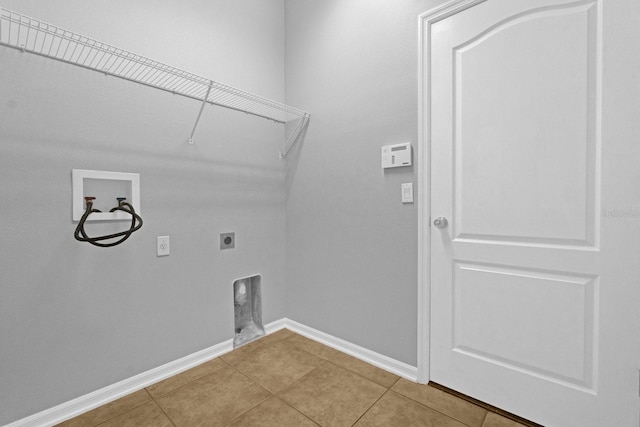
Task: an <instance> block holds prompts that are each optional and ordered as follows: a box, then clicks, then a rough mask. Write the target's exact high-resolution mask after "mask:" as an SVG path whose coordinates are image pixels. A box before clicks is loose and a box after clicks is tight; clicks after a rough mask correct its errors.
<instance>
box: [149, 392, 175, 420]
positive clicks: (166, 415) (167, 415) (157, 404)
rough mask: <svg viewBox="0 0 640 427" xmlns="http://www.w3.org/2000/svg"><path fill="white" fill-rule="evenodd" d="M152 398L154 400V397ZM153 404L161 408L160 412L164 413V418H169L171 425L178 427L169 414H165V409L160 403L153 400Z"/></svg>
mask: <svg viewBox="0 0 640 427" xmlns="http://www.w3.org/2000/svg"><path fill="white" fill-rule="evenodd" d="M149 394H151V393H149ZM151 397H152V398H153V396H151ZM152 402H153V403H155V404H156V406H157V407H158V408H160V410H161V411H162V413H163V414H164V416H165V417H167V419H168V420H169V422H170V423H171V425H173V427H178V426H177V425H176V423H175V422H174V421H173V419H171V417H170V416H169V414H167V413H166V412H165V410H164V408H163V407H162V406H160V404H159V403H158V402H156V399H153V400H152Z"/></svg>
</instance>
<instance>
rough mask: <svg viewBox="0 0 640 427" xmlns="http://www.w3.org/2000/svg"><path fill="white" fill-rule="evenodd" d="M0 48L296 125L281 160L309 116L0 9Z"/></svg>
mask: <svg viewBox="0 0 640 427" xmlns="http://www.w3.org/2000/svg"><path fill="white" fill-rule="evenodd" d="M0 45H2V46H7V47H11V48H14V49H19V50H20V51H22V52H29V53H33V54H36V55H40V56H44V57H47V58H51V59H55V60H58V61H62V62H66V63H68V64H72V65H77V66H80V67H83V68H87V69H90V70H94V71H98V72H101V73H104V74H106V75H109V76H114V77H119V78H121V79H125V80H129V81H132V82H135V83H140V84H143V85H145V86H149V87H153V88H156V89H160V90H164V91H166V92H170V93H172V94H175V95H182V96H185V97H187V98H192V99H195V100H198V101H201V102H203V106H204V104H205V103H208V104H211V105H217V106H220V107H224V108H230V109H232V110H236V111H241V112H244V113H247V114H251V115H254V116H258V117H262V118H265V119H268V120H273V121H274V122H277V123H286V122H289V121H292V120H299V123H298V125H297V126H296V127H295V130H294V133H295V134H291V135H290V136H289V138H288V139H287V142H286V143H285V145H284V147H283V149H282V151H281V153H280V154H281V157H284V156H285V155H286V152H287V151H288V150H289V148H290V147H291V145H292V144H293V143H294V142H295V141H296V139H297V137H298V136H299V133H300V132H301V130H302V128H304V126H305V125H306V124H307V122H308V120H309V118H310V114H309V113H307V112H305V111H302V110H299V109H297V108H294V107H291V106H288V105H285V104H282V103H280V102H277V101H273V100H271V99H267V98H264V97H261V96H258V95H255V94H253V93H250V92H246V91H243V90H240V89H237V88H234V87H232V86H228V85H225V84H222V83H219V82H216V81H214V80H211V79H206V78H204V77H201V76H198V75H196V74H193V73H190V72H188V71H184V70H181V69H179V68H176V67H172V66H170V65H167V64H163V63H161V62H158V61H155V60H153V59H150V58H146V57H144V56H141V55H138V54H135V53H133V52H129V51H126V50H124V49H120V48H118V47H115V46H112V45H109V44H106V43H103V42H100V41H98V40H94V39H92V38H89V37H85V36H83V35H80V34H76V33H74V32H72V31H69V30H65V29H63V28H59V27H57V26H55V25H51V24H48V23H46V22H43V21H40V20H37V19H34V18H31V17H28V16H25V15H22V14H20V13H18V12H13V11H10V10H8V9H4V8H0ZM200 113H202V109H201V110H200ZM199 118H200V115H198V120H199ZM197 124H198V121H197V120H196V126H197ZM194 131H195V126H194ZM192 139H193V132H192V134H191V138H190V140H192ZM190 142H191V141H190Z"/></svg>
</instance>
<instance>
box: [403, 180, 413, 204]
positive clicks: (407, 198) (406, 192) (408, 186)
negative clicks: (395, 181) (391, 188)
mask: <svg viewBox="0 0 640 427" xmlns="http://www.w3.org/2000/svg"><path fill="white" fill-rule="evenodd" d="M402 203H413V182H405V183H404V184H402Z"/></svg>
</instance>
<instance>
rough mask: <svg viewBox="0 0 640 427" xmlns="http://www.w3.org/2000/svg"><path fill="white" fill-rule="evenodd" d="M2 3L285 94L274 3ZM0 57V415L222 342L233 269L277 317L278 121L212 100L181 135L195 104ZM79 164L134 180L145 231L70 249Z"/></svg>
mask: <svg viewBox="0 0 640 427" xmlns="http://www.w3.org/2000/svg"><path fill="white" fill-rule="evenodd" d="M2 6H4V7H6V8H9V9H14V10H16V11H20V12H22V13H25V14H27V15H31V16H34V17H37V18H40V19H43V20H45V21H49V22H52V23H55V24H57V25H59V26H61V27H67V28H69V29H73V30H75V31H77V32H79V33H83V34H86V35H89V36H92V37H94V38H96V39H99V40H102V41H106V42H109V43H112V44H114V45H116V46H120V47H123V48H126V49H129V50H131V51H134V52H136V53H140V54H143V55H146V56H149V57H151V58H154V59H157V60H160V61H163V62H166V63H169V64H171V65H176V66H179V67H181V68H184V69H186V70H189V71H192V72H195V73H198V74H201V75H204V76H205V77H210V78H213V79H217V80H219V81H221V82H224V83H227V84H230V85H234V86H237V87H240V88H242V89H245V90H249V91H253V92H255V93H258V94H260V95H263V96H266V97H271V98H274V99H276V100H280V101H284V46H285V43H284V3H283V1H282V0H269V1H265V0H260V1H255V0H216V1H210V0H197V1H196V0H190V1H189V2H182V1H177V0H176V1H162V2H158V1H155V0H137V1H135V2H131V1H128V0H112V1H108V2H107V1H101V2H87V1H84V0H49V1H36V0H4V1H3V2H2ZM0 64H2V66H0V82H2V83H1V84H0V200H1V202H0V224H1V227H0V242H2V244H1V245H0V408H2V409H1V410H0V425H4V424H5V423H8V422H11V421H13V420H16V419H19V418H22V417H25V416H28V415H31V414H33V413H36V412H38V411H41V410H44V409H47V408H49V407H52V406H54V405H56V404H59V403H62V402H65V401H68V400H70V399H73V398H75V397H78V396H81V395H83V394H86V393H89V392H92V391H94V390H97V389H99V388H101V387H104V386H106V385H110V384H113V383H115V382H117V381H120V380H122V379H125V378H128V377H131V376H133V375H135V374H138V373H140V372H143V371H146V370H148V369H151V368H154V367H157V366H159V365H162V364H164V363H167V362H169V361H172V360H175V359H177V358H180V357H182V356H185V355H187V354H191V353H193V352H195V351H198V350H201V349H203V348H206V347H209V346H211V345H214V344H217V343H220V342H222V341H224V340H227V339H229V338H232V337H233V328H234V325H233V321H234V317H233V289H232V283H233V280H234V279H236V278H239V277H242V276H247V275H250V274H254V273H261V274H262V275H263V276H262V295H263V317H264V322H265V323H268V322H271V321H274V320H277V319H281V318H283V317H285V315H286V313H285V292H286V282H285V280H286V277H285V163H284V162H283V161H282V160H281V159H279V158H278V152H279V149H280V146H281V144H282V143H283V142H284V129H283V127H282V126H281V125H278V124H275V123H272V122H269V121H266V120H263V119H260V118H253V117H250V116H246V115H244V114H241V113H236V112H232V111H227V110H224V109H221V108H215V107H207V108H206V109H205V111H204V114H203V118H202V120H201V122H200V126H199V127H198V130H197V133H196V145H194V146H191V145H189V144H187V142H186V141H187V138H188V136H189V133H190V131H191V128H192V126H193V123H194V121H195V118H196V114H197V112H198V109H199V107H200V106H199V104H198V103H197V102H195V101H192V100H188V99H183V98H180V97H177V96H173V95H170V94H167V93H163V92H160V91H157V90H154V89H150V88H146V87H143V86H141V85H136V84H133V83H130V82H126V81H123V80H118V79H115V78H112V77H106V76H104V75H101V74H100V73H95V72H92V71H87V70H83V69H80V68H78V67H73V66H70V65H66V64H63V63H58V62H55V61H51V60H47V59H43V58H39V57H37V56H35V55H30V54H27V53H20V52H18V51H14V50H11V49H8V48H4V47H2V48H0ZM73 168H79V169H96V170H107V171H123V172H136V173H140V175H141V202H142V216H143V218H144V221H145V222H144V226H143V228H142V229H141V230H140V231H138V232H137V233H136V234H134V235H133V236H132V237H131V238H130V239H129V240H128V241H127V242H125V243H124V244H123V245H121V246H118V247H115V248H110V249H103V248H96V247H93V246H90V245H89V244H86V243H80V242H76V241H75V240H74V239H73V230H74V228H75V223H73V222H72V220H71V169H73ZM109 203H111V201H109ZM225 231H235V232H236V237H237V242H236V249H235V250H233V251H225V252H221V251H220V250H219V249H218V245H219V242H218V233H220V232H225ZM159 235H169V236H170V237H171V251H172V252H171V255H170V256H169V257H164V258H158V257H156V248H155V244H156V243H155V242H156V236H159Z"/></svg>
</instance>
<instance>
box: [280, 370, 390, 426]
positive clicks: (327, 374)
mask: <svg viewBox="0 0 640 427" xmlns="http://www.w3.org/2000/svg"><path fill="white" fill-rule="evenodd" d="M385 391H386V389H385V388H384V387H382V386H380V385H378V384H376V383H374V382H371V381H369V380H367V379H365V378H362V377H361V376H359V375H356V374H354V373H353V372H351V371H348V370H346V369H344V368H341V367H338V366H336V365H334V364H332V363H330V362H326V363H324V364H323V365H322V366H320V367H318V368H316V369H314V370H313V371H311V372H310V373H309V374H308V375H306V376H305V377H304V378H302V379H301V380H299V381H297V382H296V383H295V384H293V385H292V386H291V387H289V388H287V389H286V390H284V391H283V392H282V393H280V394H279V397H280V398H281V399H282V400H284V401H285V402H286V403H288V404H290V405H291V406H293V407H294V408H296V409H297V410H299V411H300V412H302V413H303V414H304V415H306V416H308V417H309V418H311V419H312V420H314V421H315V422H317V423H318V424H320V425H322V426H325V427H334V426H351V425H352V424H353V423H355V422H356V421H357V420H358V418H360V416H362V414H364V413H365V411H366V410H367V409H369V408H370V407H371V406H372V405H373V404H374V403H375V402H376V401H377V400H378V399H379V398H380V396H382V395H383V394H384V393H385Z"/></svg>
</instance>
